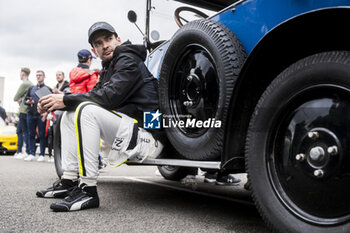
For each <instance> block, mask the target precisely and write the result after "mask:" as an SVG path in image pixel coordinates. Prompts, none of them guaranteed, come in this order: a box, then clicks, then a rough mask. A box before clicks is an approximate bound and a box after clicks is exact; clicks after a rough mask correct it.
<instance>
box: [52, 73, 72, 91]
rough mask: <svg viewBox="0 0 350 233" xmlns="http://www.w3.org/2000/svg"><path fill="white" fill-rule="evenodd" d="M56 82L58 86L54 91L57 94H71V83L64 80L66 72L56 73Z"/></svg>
mask: <svg viewBox="0 0 350 233" xmlns="http://www.w3.org/2000/svg"><path fill="white" fill-rule="evenodd" d="M56 80H57V84H56V86H55V87H54V89H53V90H52V91H53V93H55V94H62V93H69V92H70V90H69V83H68V81H67V80H64V72H63V71H60V70H59V71H57V72H56Z"/></svg>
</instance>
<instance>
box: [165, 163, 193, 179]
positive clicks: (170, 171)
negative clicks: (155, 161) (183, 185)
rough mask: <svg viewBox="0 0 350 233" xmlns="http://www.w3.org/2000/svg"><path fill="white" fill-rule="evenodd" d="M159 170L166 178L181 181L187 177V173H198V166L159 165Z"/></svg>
mask: <svg viewBox="0 0 350 233" xmlns="http://www.w3.org/2000/svg"><path fill="white" fill-rule="evenodd" d="M158 170H159V172H160V174H161V175H162V176H163V177H164V178H165V179H167V180H174V181H179V180H181V179H183V178H185V177H186V176H187V175H197V170H198V168H192V167H176V166H158Z"/></svg>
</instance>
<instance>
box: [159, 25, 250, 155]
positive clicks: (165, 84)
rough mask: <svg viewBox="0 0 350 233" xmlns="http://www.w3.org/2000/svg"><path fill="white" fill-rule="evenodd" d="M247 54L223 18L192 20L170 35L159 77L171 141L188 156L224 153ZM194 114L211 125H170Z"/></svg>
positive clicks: (164, 118) (160, 91)
mask: <svg viewBox="0 0 350 233" xmlns="http://www.w3.org/2000/svg"><path fill="white" fill-rule="evenodd" d="M245 58H246V55H245V52H244V49H243V46H242V45H241V43H240V41H239V40H238V38H237V37H236V36H235V35H234V34H233V32H232V31H231V30H229V29H228V28H227V27H226V26H224V25H223V24H221V23H219V22H215V21H211V20H196V21H193V22H190V23H188V24H186V25H185V26H183V27H182V28H181V29H179V31H178V32H177V33H176V34H175V35H174V36H173V38H172V39H171V41H170V44H169V47H168V49H167V51H166V54H165V56H164V60H163V63H162V67H161V72H160V78H159V94H160V109H161V112H162V114H163V120H164V121H165V122H166V127H165V131H166V134H167V136H168V138H169V140H170V142H171V144H172V145H173V146H174V148H175V149H176V150H177V151H178V152H179V153H180V154H181V155H183V156H184V157H185V158H187V159H195V160H213V159H218V158H219V156H220V154H221V151H222V147H223V137H224V132H225V125H226V118H227V115H228V113H227V112H228V106H229V102H230V98H231V94H232V91H233V87H234V84H235V81H236V80H237V77H238V75H239V72H240V69H241V67H242V65H243V63H244V61H245ZM189 119H190V121H191V122H197V121H198V120H199V121H202V122H206V123H207V124H206V126H208V125H209V127H198V126H197V125H194V126H193V124H192V125H191V124H190V125H189V127H179V126H178V125H177V126H174V125H171V123H172V122H179V121H184V122H185V123H186V122H188V121H189ZM193 120H194V121H193ZM218 120H219V121H221V123H220V122H217V121H218ZM185 126H186V125H185ZM213 126H217V128H215V127H213Z"/></svg>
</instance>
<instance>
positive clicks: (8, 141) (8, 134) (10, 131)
mask: <svg viewBox="0 0 350 233" xmlns="http://www.w3.org/2000/svg"><path fill="white" fill-rule="evenodd" d="M16 151H17V134H16V127H15V126H11V125H6V124H5V122H4V121H3V119H2V118H0V153H1V154H14V153H16Z"/></svg>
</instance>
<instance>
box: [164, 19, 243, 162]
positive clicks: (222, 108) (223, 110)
mask: <svg viewBox="0 0 350 233" xmlns="http://www.w3.org/2000/svg"><path fill="white" fill-rule="evenodd" d="M203 22H204V21H202V20H198V21H194V22H191V23H189V24H186V25H185V26H184V27H183V28H181V29H180V30H179V31H178V32H177V33H176V34H175V35H174V37H173V38H172V40H171V43H170V45H169V47H168V49H167V52H166V54H165V57H164V60H163V63H162V68H161V73H160V85H159V90H160V107H161V112H162V113H163V114H167V115H171V114H173V113H171V110H170V103H169V100H170V98H169V82H170V79H171V77H172V74H173V71H174V69H175V67H176V65H177V62H178V61H179V59H180V56H182V54H184V52H185V51H186V47H187V46H189V45H192V44H197V45H200V46H201V47H203V49H205V50H206V51H207V52H208V53H209V54H210V56H211V57H212V62H213V64H214V66H215V68H216V72H217V76H218V80H217V81H218V86H219V90H218V91H219V93H218V102H217V110H216V113H215V120H221V128H214V127H213V128H208V129H207V131H206V132H205V133H203V134H202V135H200V136H197V137H189V136H187V135H185V134H184V133H183V132H182V131H181V130H180V129H179V128H177V127H175V128H170V129H169V128H168V129H166V130H165V131H166V134H167V136H168V138H169V140H170V142H171V143H172V144H173V145H174V147H175V148H176V149H177V150H178V151H179V152H180V153H181V154H182V155H183V156H185V157H187V158H190V159H193V151H194V150H196V151H197V152H198V153H197V155H196V156H198V158H196V159H214V158H215V157H217V156H219V155H220V154H221V153H220V152H221V149H220V148H221V147H222V138H223V134H224V129H225V123H226V122H225V121H226V118H227V108H228V104H229V101H228V100H227V98H229V97H228V96H227V85H226V78H227V76H228V73H230V69H232V68H231V67H227V65H226V66H225V62H223V61H224V60H225V57H224V56H225V51H223V49H222V48H220V47H219V45H218V44H216V43H215V37H219V36H222V35H215V34H214V33H207V32H206V30H208V27H207V28H206V30H204V29H203V28H204V27H206V25H204V24H205V23H203ZM216 23H217V22H216ZM217 24H218V23H217ZM209 30H211V29H209ZM225 32H226V31H225ZM226 34H227V35H228V33H227V32H226ZM229 36H233V35H229ZM236 49H237V48H236ZM242 59H243V56H242ZM231 73H232V72H231ZM232 77H233V78H234V75H233V74H232ZM218 142H219V143H220V146H219V147H220V148H219V147H218V146H217V144H218ZM184 145H185V146H184ZM198 148H212V149H211V151H210V150H207V151H205V149H204V150H203V151H202V150H201V149H198ZM213 148H215V149H213ZM199 150H201V151H199Z"/></svg>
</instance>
